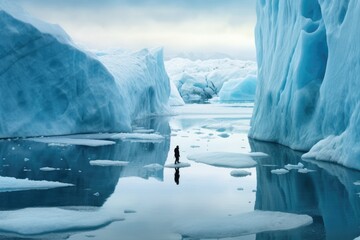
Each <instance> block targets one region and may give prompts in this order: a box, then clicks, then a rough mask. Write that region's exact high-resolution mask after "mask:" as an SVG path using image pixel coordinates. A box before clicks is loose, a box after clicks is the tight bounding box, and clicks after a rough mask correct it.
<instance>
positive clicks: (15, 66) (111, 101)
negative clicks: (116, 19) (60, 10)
mask: <svg viewBox="0 0 360 240" xmlns="http://www.w3.org/2000/svg"><path fill="white" fill-rule="evenodd" d="M0 29H1V38H0V84H1V87H0V98H1V101H0V119H1V121H0V138H5V137H23V136H39V135H61V134H73V133H86V132H115V131H130V130H131V122H132V121H133V120H134V119H136V118H141V117H143V116H145V115H148V114H153V113H160V112H162V111H164V109H165V108H166V103H167V101H168V97H169V94H170V85H169V79H168V76H167V74H166V72H165V68H164V63H163V59H162V50H161V49H160V50H154V51H149V50H143V51H140V52H137V53H122V54H115V53H113V54H110V53H109V54H104V55H103V56H96V55H95V54H92V53H89V52H85V51H83V50H81V49H79V48H78V47H76V46H75V45H74V44H73V43H72V42H71V39H70V37H69V36H68V35H66V33H65V32H64V31H63V30H62V29H61V28H60V27H59V26H57V25H52V24H48V23H45V22H42V21H40V20H37V19H34V18H32V17H31V16H29V15H27V14H26V13H25V12H23V11H22V10H21V9H19V8H18V7H16V6H14V5H13V3H11V2H10V1H0Z"/></svg>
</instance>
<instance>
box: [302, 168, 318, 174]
mask: <svg viewBox="0 0 360 240" xmlns="http://www.w3.org/2000/svg"><path fill="white" fill-rule="evenodd" d="M298 172H299V173H309V172H316V170H312V169H307V168H300V169H299V170H298Z"/></svg>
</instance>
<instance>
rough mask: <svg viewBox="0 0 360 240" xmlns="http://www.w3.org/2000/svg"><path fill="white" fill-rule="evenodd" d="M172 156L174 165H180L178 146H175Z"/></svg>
mask: <svg viewBox="0 0 360 240" xmlns="http://www.w3.org/2000/svg"><path fill="white" fill-rule="evenodd" d="M174 156H175V164H177V163H180V162H179V158H180V152H179V146H176V148H175V149H174Z"/></svg>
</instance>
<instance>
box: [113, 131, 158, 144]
mask: <svg viewBox="0 0 360 240" xmlns="http://www.w3.org/2000/svg"><path fill="white" fill-rule="evenodd" d="M111 139H121V140H123V141H133V142H161V141H163V140H164V137H163V136H161V135H160V134H157V133H149V134H147V133H118V134H115V135H112V136H111Z"/></svg>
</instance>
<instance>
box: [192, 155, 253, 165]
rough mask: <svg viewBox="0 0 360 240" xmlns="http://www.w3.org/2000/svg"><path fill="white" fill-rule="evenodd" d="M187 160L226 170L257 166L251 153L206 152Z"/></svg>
mask: <svg viewBox="0 0 360 240" xmlns="http://www.w3.org/2000/svg"><path fill="white" fill-rule="evenodd" d="M187 158H188V159H190V160H193V161H195V162H200V163H205V164H208V165H212V166H217V167H225V168H249V167H254V166H255V165H256V164H257V163H256V162H255V161H254V160H253V158H252V157H251V154H250V153H230V152H204V153H196V154H190V155H188V156H187Z"/></svg>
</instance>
